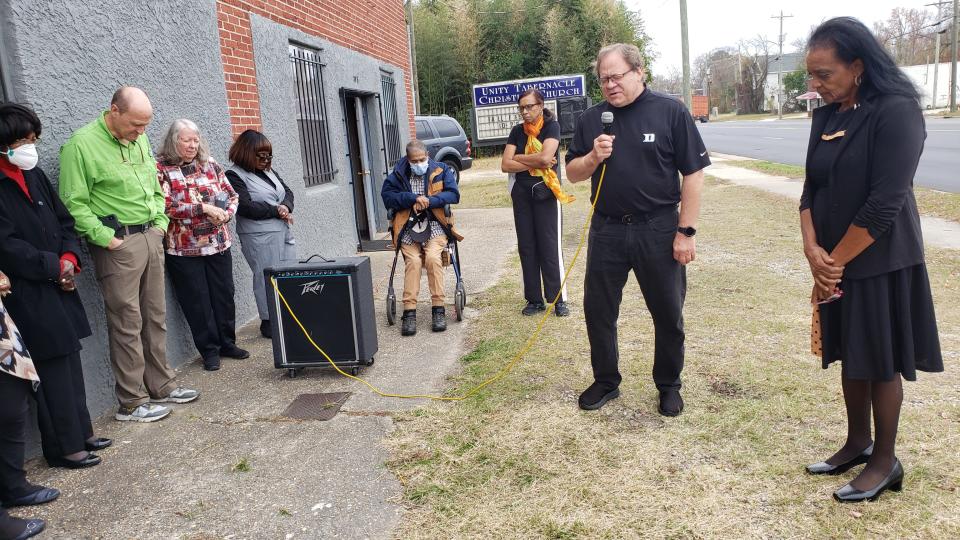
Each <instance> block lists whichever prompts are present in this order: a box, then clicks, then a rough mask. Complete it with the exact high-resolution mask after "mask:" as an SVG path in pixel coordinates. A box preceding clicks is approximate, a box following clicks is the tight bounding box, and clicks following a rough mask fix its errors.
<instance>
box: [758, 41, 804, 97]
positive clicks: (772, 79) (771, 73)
mask: <svg viewBox="0 0 960 540" xmlns="http://www.w3.org/2000/svg"><path fill="white" fill-rule="evenodd" d="M803 61H804V53H803V52H792V53H783V55H781V56H777V55H771V56H769V57H767V83H766V90H764V95H765V96H766V99H764V100H763V110H764V111H776V110H777V103H778V102H779V101H778V100H779V99H784V100H785V99H786V96H785V95H784V96H780V97H778V95H777V92H778V91H779V86H778V83H777V73H778V70H783V71H782V72H780V74H781V77H786V75H787V74H788V73H793V72H795V71H805V68H804V67H803ZM785 93H786V90H784V94H785Z"/></svg>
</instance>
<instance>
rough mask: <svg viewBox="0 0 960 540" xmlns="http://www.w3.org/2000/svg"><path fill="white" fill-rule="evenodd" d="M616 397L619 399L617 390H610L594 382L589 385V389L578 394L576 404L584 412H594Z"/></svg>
mask: <svg viewBox="0 0 960 540" xmlns="http://www.w3.org/2000/svg"><path fill="white" fill-rule="evenodd" d="M618 397H620V389H619V388H614V389H613V390H611V389H610V388H609V387H607V386H604V385H602V384H600V383H597V382H595V383H593V384H591V385H590V388H587V389H586V390H584V391H583V393H582V394H580V399H579V400H578V404H579V405H580V408H581V409H583V410H585V411H595V410H597V409H599V408H600V407H603V406H604V405H605V404H606V403H607V402H608V401H610V400H611V399H616V398H618Z"/></svg>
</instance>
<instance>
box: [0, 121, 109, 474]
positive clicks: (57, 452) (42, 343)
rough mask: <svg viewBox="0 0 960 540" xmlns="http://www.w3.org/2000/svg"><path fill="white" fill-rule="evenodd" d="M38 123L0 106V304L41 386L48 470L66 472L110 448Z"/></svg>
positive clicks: (71, 257)
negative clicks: (83, 354)
mask: <svg viewBox="0 0 960 540" xmlns="http://www.w3.org/2000/svg"><path fill="white" fill-rule="evenodd" d="M40 130H41V125H40V119H39V118H37V115H36V113H34V112H33V111H32V110H31V109H30V108H29V107H26V106H24V105H19V104H16V103H2V104H0V271H2V272H4V273H5V274H6V275H7V276H8V277H9V278H10V283H11V287H12V291H13V292H12V294H10V295H9V296H7V297H6V298H5V299H4V304H5V305H6V307H7V310H8V311H9V312H10V315H11V317H13V319H14V320H15V321H17V326H18V327H19V329H20V334H21V335H22V336H23V340H24V342H25V344H26V346H27V348H28V349H29V350H30V352H31V355H32V356H33V360H34V364H35V365H36V369H37V373H38V374H39V375H40V379H41V380H42V381H43V384H42V385H40V388H39V389H38V391H37V394H36V398H37V417H38V418H37V419H38V424H39V426H40V436H41V442H42V446H43V455H44V457H45V458H46V459H47V463H49V464H50V465H51V466H56V467H67V468H72V469H77V468H82V467H91V466H93V465H97V464H99V463H100V457H99V456H97V455H96V454H94V453H93V451H94V450H100V449H103V448H106V447H107V446H109V445H110V442H111V441H110V440H109V439H102V438H97V437H94V435H93V426H92V425H91V422H90V413H89V412H88V411H87V397H86V391H85V389H84V384H83V370H82V367H81V363H80V349H81V346H80V340H81V339H82V338H84V337H87V336H89V335H90V326H89V324H88V323H87V315H86V313H85V312H84V310H83V305H82V304H81V303H80V296H79V294H78V293H77V291H76V285H75V284H74V276H75V275H76V274H77V273H78V272H79V271H80V263H79V254H80V241H79V240H78V238H77V235H76V232H75V231H74V221H73V218H72V217H71V216H70V213H69V212H68V211H67V209H66V207H64V206H63V203H61V202H60V197H58V196H57V193H56V191H54V190H53V187H52V186H51V185H50V181H49V180H48V179H47V176H46V174H44V172H43V170H41V169H40V168H39V167H37V166H36V165H37V151H36V143H37V139H38V138H39V136H40Z"/></svg>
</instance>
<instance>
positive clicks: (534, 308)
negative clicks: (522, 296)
mask: <svg viewBox="0 0 960 540" xmlns="http://www.w3.org/2000/svg"><path fill="white" fill-rule="evenodd" d="M545 309H547V306H545V305H544V304H543V302H527V305H526V306H525V307H524V308H523V311H521V312H520V313H522V314H524V315H527V316H530V315H536V314H537V313H538V312H540V311H544V310H545Z"/></svg>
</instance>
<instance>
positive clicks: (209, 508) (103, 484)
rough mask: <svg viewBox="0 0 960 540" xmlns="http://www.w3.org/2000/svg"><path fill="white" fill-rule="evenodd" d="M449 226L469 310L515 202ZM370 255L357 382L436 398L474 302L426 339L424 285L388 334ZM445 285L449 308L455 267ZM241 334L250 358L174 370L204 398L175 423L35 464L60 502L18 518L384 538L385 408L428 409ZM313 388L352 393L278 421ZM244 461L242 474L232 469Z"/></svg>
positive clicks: (463, 215) (181, 534)
mask: <svg viewBox="0 0 960 540" xmlns="http://www.w3.org/2000/svg"><path fill="white" fill-rule="evenodd" d="M457 219H458V224H459V228H460V230H461V232H462V233H463V234H464V236H466V239H465V240H464V242H462V243H461V244H460V248H461V254H462V256H463V273H464V282H465V285H466V289H467V295H468V302H469V298H470V296H471V295H476V293H478V292H480V291H482V290H484V289H485V288H487V287H489V286H490V285H492V284H494V283H496V281H497V279H498V278H499V276H500V272H501V271H502V269H503V268H504V266H505V262H506V261H507V259H508V257H509V256H511V255H512V253H513V252H514V250H515V245H516V237H515V234H514V231H513V222H512V220H513V218H512V212H511V210H510V209H509V208H506V209H493V210H460V211H458V212H457ZM481 239H482V240H481ZM368 255H369V256H370V258H371V263H372V267H373V272H374V289H375V291H374V294H375V297H374V301H375V304H376V308H377V324H378V337H379V353H378V354H377V356H376V364H375V365H373V366H372V367H370V368H368V369H366V370H364V371H362V372H361V376H362V377H365V378H367V379H368V380H369V381H370V382H372V383H373V384H375V385H377V386H380V387H381V388H383V389H385V390H387V391H395V392H402V393H423V392H437V391H439V392H442V389H443V388H444V387H445V384H444V383H445V381H446V380H447V378H448V377H449V376H450V375H451V374H454V373H456V372H457V370H458V359H459V358H460V356H461V355H462V353H463V352H464V351H463V345H464V338H465V336H466V333H467V329H468V327H469V325H470V320H471V319H472V318H474V317H475V316H476V314H477V312H476V311H474V310H471V309H470V308H469V305H468V309H467V318H466V319H465V320H464V321H463V322H462V323H457V322H455V321H454V320H452V317H451V314H452V309H450V308H448V329H447V331H446V332H444V333H442V334H434V333H432V332H431V331H430V323H429V321H430V307H429V306H430V302H429V292H428V291H427V286H426V280H425V279H424V282H423V286H422V289H421V300H423V299H426V302H421V304H420V309H419V313H418V318H419V323H420V324H419V333H418V334H417V336H416V337H413V338H401V337H400V331H399V327H398V326H393V327H388V326H387V325H386V319H385V315H384V304H385V302H384V298H385V296H386V290H387V283H386V280H387V276H388V273H389V271H390V263H391V261H392V258H393V253H392V252H378V253H371V254H368ZM399 266H400V269H399V270H398V272H397V276H396V278H395V286H396V287H397V290H398V294H399V291H400V290H401V289H402V273H403V271H402V264H401V265H399ZM447 277H448V284H447V291H448V303H449V302H451V301H452V291H453V272H452V271H448V272H447ZM244 293H245V294H248V292H244ZM400 309H402V308H400ZM239 338H240V345H241V346H242V347H244V348H247V349H249V350H250V352H251V353H252V357H251V358H250V359H247V360H229V359H225V360H224V366H223V368H222V369H221V370H220V371H218V372H214V373H206V372H204V371H202V370H201V369H200V367H199V365H198V364H197V363H196V362H194V363H192V364H189V365H187V366H185V367H184V368H183V369H182V370H181V371H180V382H181V383H182V384H184V385H186V386H191V387H196V388H199V389H200V390H201V391H202V392H203V396H202V397H201V399H200V400H199V401H198V402H196V403H194V404H188V405H179V406H175V411H174V413H173V415H171V416H170V417H169V418H168V419H165V420H163V421H161V422H158V423H155V424H144V425H131V424H122V423H119V422H115V421H113V420H111V419H101V420H100V421H98V422H97V423H96V429H97V434H98V435H101V436H105V437H110V438H113V439H114V441H115V446H114V447H113V448H109V449H107V450H105V451H103V452H101V453H100V454H101V456H102V457H103V463H102V464H101V465H99V466H97V467H94V468H92V469H86V470H82V471H66V470H62V469H47V468H46V466H45V464H44V463H43V462H42V460H34V461H32V462H31V463H30V464H29V466H28V477H29V479H30V480H31V481H32V482H34V483H37V484H43V485H47V486H51V487H56V488H59V489H60V490H61V491H62V492H63V495H62V496H61V497H60V499H59V500H58V501H56V502H54V503H52V504H49V505H46V506H43V507H34V508H26V509H17V510H18V511H17V512H16V513H15V515H20V516H30V517H39V518H44V519H46V520H48V531H49V532H47V533H46V535H45V536H44V537H45V538H105V539H107V538H151V539H152V538H164V539H166V538H183V539H193V540H201V539H214V538H227V539H240V538H258V539H259V538H277V539H293V538H310V539H314V538H388V537H389V536H390V533H391V530H392V528H393V526H394V525H395V524H396V523H397V521H398V519H399V517H400V513H401V510H402V508H401V507H400V505H399V504H398V503H399V496H400V485H399V483H398V482H397V480H396V479H395V478H394V476H393V475H392V474H391V473H390V472H389V471H387V470H386V469H385V467H384V461H385V459H386V458H387V453H386V451H385V449H384V448H383V446H382V444H381V440H382V439H383V437H384V435H385V434H387V433H388V432H389V431H390V430H391V428H392V421H391V417H390V415H391V413H393V412H395V411H399V410H404V409H408V408H411V407H414V406H416V405H418V404H420V403H422V402H423V401H422V400H397V399H386V398H380V397H377V396H376V395H374V394H372V393H371V392H370V391H369V390H368V389H366V388H365V387H362V386H361V385H360V384H359V383H357V382H355V381H351V380H348V379H345V378H342V377H341V376H340V375H338V374H336V373H335V372H333V371H332V370H326V369H307V370H306V371H304V372H303V373H301V374H300V376H299V377H298V378H296V379H289V378H287V377H286V375H285V372H284V371H281V370H276V369H274V367H273V356H272V352H271V344H270V342H269V341H267V340H265V339H262V338H260V337H259V333H258V330H257V328H256V325H247V326H246V327H245V328H244V329H243V330H242V331H241V332H240V336H239ZM320 392H353V395H352V396H351V397H350V398H349V399H348V400H347V401H346V403H345V405H344V406H343V408H342V410H341V412H340V413H339V414H338V415H337V416H336V417H335V418H334V419H332V420H330V421H327V422H319V421H296V420H290V419H286V418H283V417H281V416H280V415H281V413H282V412H283V411H284V409H285V408H286V407H287V405H289V404H290V402H291V401H292V400H293V399H294V398H296V397H297V395H299V394H305V393H320ZM241 460H246V463H247V464H248V465H249V471H247V472H239V471H238V472H233V471H232V466H233V465H234V464H236V463H238V462H240V461H241Z"/></svg>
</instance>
